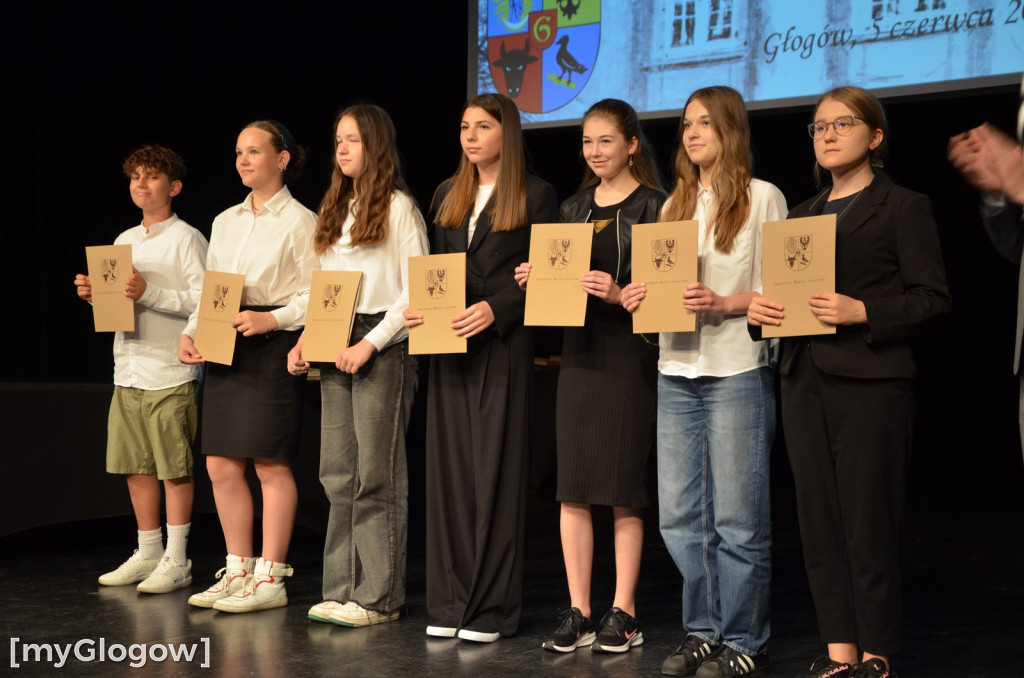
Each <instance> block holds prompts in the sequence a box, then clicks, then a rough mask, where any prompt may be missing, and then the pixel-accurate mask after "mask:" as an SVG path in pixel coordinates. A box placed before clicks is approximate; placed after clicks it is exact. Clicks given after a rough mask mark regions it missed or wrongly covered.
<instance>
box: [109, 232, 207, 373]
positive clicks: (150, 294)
mask: <svg viewBox="0 0 1024 678" xmlns="http://www.w3.org/2000/svg"><path fill="white" fill-rule="evenodd" d="M114 244H115V245H131V246H132V265H133V266H134V267H135V268H137V269H138V271H139V273H140V274H141V275H142V277H143V278H145V280H146V291H145V292H143V294H142V297H140V298H139V300H138V301H137V302H135V331H134V332H117V333H116V334H115V335H114V383H115V384H116V385H118V386H128V387H132V388H140V389H144V390H147V391H155V390H158V389H164V388H171V387H173V386H178V385H179V384H184V383H185V382H188V381H192V380H193V379H196V378H198V374H199V366H198V365H183V364H182V363H181V362H179V361H178V337H179V336H180V335H181V331H182V329H184V327H185V323H186V321H187V319H188V317H189V315H190V314H191V313H192V312H193V311H194V310H195V309H196V307H197V306H198V305H199V295H200V292H201V290H202V286H203V263H204V262H205V261H206V249H207V243H206V238H204V237H203V235H202V234H201V233H200V232H199V231H197V230H196V229H194V228H192V227H191V226H189V225H188V224H186V223H185V222H184V221H182V220H181V219H179V218H178V217H177V216H176V215H172V216H171V218H170V219H167V220H165V221H161V222H160V223H158V224H153V225H152V226H150V228H149V232H148V233H147V232H146V227H145V226H143V225H142V224H139V225H138V226H135V227H134V228H129V229H128V230H127V231H125V232H124V233H122V234H121V235H119V236H117V240H115V241H114Z"/></svg>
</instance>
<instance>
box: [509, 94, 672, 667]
mask: <svg viewBox="0 0 1024 678" xmlns="http://www.w3.org/2000/svg"><path fill="white" fill-rule="evenodd" d="M583 158H584V160H586V163H587V170H586V174H585V176H584V179H583V184H582V185H581V187H580V191H579V192H578V193H576V195H574V196H573V197H571V198H569V199H568V200H566V201H565V202H563V203H562V208H561V216H562V221H564V222H566V223H581V222H587V221H591V222H593V224H594V241H593V252H592V254H591V260H590V265H591V267H592V268H593V270H591V271H589V272H588V273H587V274H586V275H584V276H583V277H582V278H581V279H580V286H581V287H582V288H583V290H584V291H586V292H587V293H588V294H589V295H591V296H590V297H588V301H587V321H586V325H585V326H584V327H567V328H565V332H564V340H563V345H562V364H561V366H560V368H559V374H558V399H557V416H556V422H557V443H558V492H557V494H558V500H559V501H560V502H561V505H562V506H561V521H560V522H561V533H562V553H563V556H564V558H565V573H566V578H567V579H568V583H569V598H570V608H569V609H568V610H566V611H564V612H562V613H561V620H560V623H559V626H558V628H557V629H556V630H555V632H554V634H553V635H552V636H551V637H550V638H549V639H548V640H547V641H545V642H544V645H543V646H544V648H545V649H548V650H553V651H557V652H572V651H573V650H575V649H576V648H577V647H582V646H586V645H591V644H592V645H591V649H593V650H596V651H605V652H625V651H627V650H629V648H630V647H631V646H633V645H640V644H642V643H643V633H641V632H640V631H639V630H638V624H637V620H636V617H635V615H636V586H637V580H638V579H639V576H640V556H641V552H642V550H643V536H644V522H643V509H644V508H646V507H647V506H648V500H647V489H646V477H645V476H646V471H647V461H648V457H649V455H650V452H651V447H652V445H653V444H654V416H655V407H656V405H657V391H656V384H657V382H656V379H657V361H658V351H657V347H656V345H655V344H653V343H650V342H647V341H645V338H644V337H642V336H640V335H636V334H633V318H632V316H631V315H630V314H629V313H628V312H626V311H624V310H623V309H622V307H621V304H620V295H621V292H622V287H624V286H625V285H626V284H628V283H629V282H630V279H631V271H630V266H631V257H632V254H631V252H632V250H631V247H630V243H631V236H632V229H633V225H634V224H638V223H651V222H655V221H657V220H658V216H659V214H660V212H661V207H662V205H663V204H664V202H665V197H666V196H665V192H664V191H663V190H662V189H661V181H660V180H659V178H658V171H657V169H656V166H655V163H654V158H653V157H652V154H651V151H650V147H649V145H648V144H647V141H646V139H645V138H644V136H643V131H642V130H641V128H640V122H639V120H638V119H637V115H636V111H634V110H633V108H632V107H631V106H630V105H629V104H627V103H626V102H624V101H620V100H618V99H605V100H603V101H599V102H598V103H596V104H594V105H593V106H591V107H590V109H589V110H588V111H587V112H586V114H585V115H584V116H583ZM530 269H531V265H530V264H529V263H528V262H527V263H523V264H521V265H520V266H519V267H517V268H516V280H517V281H518V282H519V286H520V287H522V288H523V289H525V288H526V284H527V282H528V280H529V275H530ZM610 393H615V394H616V396H615V398H609V394H610ZM593 504H599V505H606V506H611V507H612V515H613V516H614V531H615V572H616V579H615V598H614V600H613V601H612V608H611V609H610V610H609V611H608V613H607V614H605V615H604V618H603V619H602V620H601V623H600V624H599V625H598V626H597V627H594V625H593V624H592V623H591V620H590V616H591V607H590V582H591V575H592V572H593V564H594V525H593V519H592V515H591V506H592V505H593ZM595 638H596V642H595Z"/></svg>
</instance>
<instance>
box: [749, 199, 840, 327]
mask: <svg viewBox="0 0 1024 678" xmlns="http://www.w3.org/2000/svg"><path fill="white" fill-rule="evenodd" d="M761 249H762V255H763V257H764V260H763V263H762V266H761V277H762V287H763V294H764V296H765V297H767V298H768V299H771V300H772V301H777V302H779V303H781V304H782V305H783V307H784V308H785V311H784V313H785V314H786V317H785V318H784V319H783V321H782V324H781V325H779V326H775V325H765V326H764V327H763V328H762V330H761V336H763V337H766V338H767V337H798V336H804V335H809V334H835V332H836V328H835V326H834V325H826V324H825V323H823V322H821V321H820V320H818V319H817V318H815V317H814V314H813V313H811V307H810V306H809V305H808V300H809V299H810V296H811V293H812V292H834V291H835V289H836V215H834V214H824V215H822V216H819V217H803V218H800V219H786V220H785V221H766V222H764V226H763V228H762V245H761Z"/></svg>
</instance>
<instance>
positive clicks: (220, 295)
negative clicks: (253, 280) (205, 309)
mask: <svg viewBox="0 0 1024 678" xmlns="http://www.w3.org/2000/svg"><path fill="white" fill-rule="evenodd" d="M230 289H231V288H230V287H228V286H227V285H214V286H213V310H214V311H217V313H220V312H221V311H223V310H224V309H225V308H227V307H228V291H230Z"/></svg>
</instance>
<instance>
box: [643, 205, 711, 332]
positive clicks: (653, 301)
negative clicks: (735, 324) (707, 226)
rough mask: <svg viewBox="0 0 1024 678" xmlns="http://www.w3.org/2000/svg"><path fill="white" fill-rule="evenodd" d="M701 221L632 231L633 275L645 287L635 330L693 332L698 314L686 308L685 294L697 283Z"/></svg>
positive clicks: (651, 226) (647, 227)
mask: <svg viewBox="0 0 1024 678" xmlns="http://www.w3.org/2000/svg"><path fill="white" fill-rule="evenodd" d="M697 229H698V222H697V221H695V220H691V221H669V222H664V223H657V224H636V225H635V226H633V234H632V249H633V259H632V269H633V273H632V278H633V282H641V283H643V284H644V286H645V287H646V290H647V291H646V294H645V296H644V298H643V301H641V302H640V305H639V306H638V307H637V309H636V310H635V311H633V333H634V334H637V333H641V332H693V331H694V329H696V322H697V314H696V313H694V312H693V311H687V310H686V309H685V308H683V295H684V294H686V287H687V285H689V284H690V283H694V282H697Z"/></svg>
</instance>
